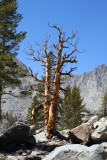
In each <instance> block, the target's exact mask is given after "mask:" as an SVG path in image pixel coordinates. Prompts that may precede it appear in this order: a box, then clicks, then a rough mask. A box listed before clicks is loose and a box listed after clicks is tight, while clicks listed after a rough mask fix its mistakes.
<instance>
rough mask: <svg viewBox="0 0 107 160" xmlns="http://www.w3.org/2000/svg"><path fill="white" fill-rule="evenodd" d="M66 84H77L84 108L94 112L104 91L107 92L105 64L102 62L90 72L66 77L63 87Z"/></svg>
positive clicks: (98, 106) (99, 104) (100, 101)
mask: <svg viewBox="0 0 107 160" xmlns="http://www.w3.org/2000/svg"><path fill="white" fill-rule="evenodd" d="M68 84H69V85H70V86H71V87H72V86H73V85H75V84H76V85H77V86H79V88H80V91H81V96H82V97H83V98H84V103H85V104H86V108H87V109H88V110H90V111H91V112H96V111H98V110H99V108H100V107H101V103H102V97H103V95H104V92H107V66H106V65H104V64H102V65H100V66H99V67H97V68H95V69H94V70H93V71H91V72H85V73H84V74H82V75H76V76H73V77H71V78H68V79H66V81H65V84H64V87H65V86H66V85H68Z"/></svg>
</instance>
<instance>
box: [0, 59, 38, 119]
mask: <svg viewBox="0 0 107 160" xmlns="http://www.w3.org/2000/svg"><path fill="white" fill-rule="evenodd" d="M14 60H15V61H16V63H17V64H18V65H19V67H21V68H22V69H25V70H27V71H28V69H27V67H26V66H25V65H24V64H23V63H22V62H20V61H19V60H18V59H17V58H14ZM19 79H20V80H21V85H20V86H15V85H14V86H9V87H7V88H5V92H6V93H11V94H4V95H3V96H2V104H1V105H2V106H1V107H2V112H3V113H4V114H6V113H12V114H13V116H16V117H18V119H19V120H25V119H26V115H27V112H28V108H29V107H30V106H31V104H32V100H33V98H34V96H35V95H36V92H35V91H31V92H29V93H28V92H25V91H28V90H29V89H30V85H33V86H36V85H37V82H35V80H34V78H32V77H31V76H30V74H29V72H27V76H26V77H21V78H19ZM12 95H13V96H12Z"/></svg>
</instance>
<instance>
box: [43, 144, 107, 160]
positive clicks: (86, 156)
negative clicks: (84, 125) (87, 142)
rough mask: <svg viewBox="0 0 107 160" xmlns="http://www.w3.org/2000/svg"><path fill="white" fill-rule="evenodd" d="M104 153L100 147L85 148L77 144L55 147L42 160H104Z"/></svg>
mask: <svg viewBox="0 0 107 160" xmlns="http://www.w3.org/2000/svg"><path fill="white" fill-rule="evenodd" d="M106 158H107V157H106V152H105V150H104V149H103V147H102V145H93V146H91V147H86V146H83V145H79V144H71V145H65V146H61V147H57V148H56V149H55V150H54V151H53V152H51V153H50V154H49V155H47V156H46V157H45V158H43V160H106Z"/></svg>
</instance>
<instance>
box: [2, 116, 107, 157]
mask: <svg viewBox="0 0 107 160" xmlns="http://www.w3.org/2000/svg"><path fill="white" fill-rule="evenodd" d="M0 160H107V117H103V118H101V119H100V120H98V118H97V116H94V117H92V118H91V119H90V120H89V121H88V122H86V123H83V124H81V125H80V126H78V127H76V128H74V129H72V130H64V131H61V132H58V131H56V133H55V135H54V136H53V137H52V138H51V139H48V138H47V137H46V135H45V132H44V131H43V129H41V130H37V131H35V127H34V126H31V127H29V126H28V125H26V124H24V123H19V122H17V123H15V124H14V125H13V126H12V127H11V128H10V129H9V130H7V131H6V132H5V133H3V134H2V135H1V136H0Z"/></svg>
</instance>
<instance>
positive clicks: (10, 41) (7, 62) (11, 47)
mask: <svg viewBox="0 0 107 160" xmlns="http://www.w3.org/2000/svg"><path fill="white" fill-rule="evenodd" d="M17 8H18V3H17V0H1V1H0V115H1V98H2V95H3V94H6V93H4V92H3V89H4V87H5V86H7V85H12V84H20V81H19V80H18V79H17V74H18V73H19V71H21V70H20V68H19V67H18V66H17V64H16V62H15V60H14V59H15V58H14V57H13V56H16V55H17V52H18V50H19V43H20V42H21V41H22V40H23V39H24V38H25V35H26V32H22V31H21V32H19V33H17V30H16V29H17V27H18V23H19V22H20V20H21V19H22V15H21V14H19V13H17ZM0 117H1V116H0Z"/></svg>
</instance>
